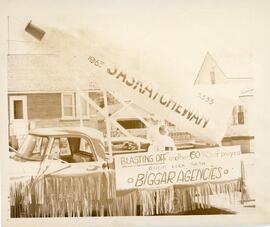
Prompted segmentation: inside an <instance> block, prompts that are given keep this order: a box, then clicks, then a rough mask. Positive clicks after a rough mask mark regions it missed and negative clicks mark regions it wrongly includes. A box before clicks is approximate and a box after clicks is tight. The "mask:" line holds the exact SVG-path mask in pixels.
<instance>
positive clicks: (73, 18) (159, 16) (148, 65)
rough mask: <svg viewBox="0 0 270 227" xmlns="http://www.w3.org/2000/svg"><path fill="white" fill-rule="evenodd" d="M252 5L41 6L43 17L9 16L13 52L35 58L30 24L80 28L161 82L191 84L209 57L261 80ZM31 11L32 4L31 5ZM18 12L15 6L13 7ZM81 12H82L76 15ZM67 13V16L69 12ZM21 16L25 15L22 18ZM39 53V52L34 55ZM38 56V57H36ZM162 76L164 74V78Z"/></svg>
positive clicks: (233, 72)
mask: <svg viewBox="0 0 270 227" xmlns="http://www.w3.org/2000/svg"><path fill="white" fill-rule="evenodd" d="M251 3H252V2H251V1H203V3H201V4H198V1H188V2H184V1H169V2H167V1H146V2H142V1H136V3H135V2H131V1H125V2H120V1H107V2H106V4H105V3H104V2H101V1H99V2H98V1H91V3H90V2H88V1H80V4H77V5H76V6H74V3H72V2H71V1H66V3H65V10H64V12H65V15H64V13H62V14H61V13H59V14H57V15H56V14H55V13H56V12H57V11H54V10H55V9H56V8H57V9H58V10H59V8H61V7H60V6H58V5H56V3H55V4H51V7H50V8H49V7H48V5H44V6H42V5H39V7H40V8H44V12H46V13H44V14H43V15H42V13H38V15H36V14H37V12H36V11H34V10H33V12H32V11H31V10H30V11H28V15H27V16H26V15H25V14H23V13H20V12H21V11H18V12H17V13H15V12H14V11H16V10H13V14H16V15H14V16H12V14H10V17H9V24H10V26H9V29H10V32H9V33H10V37H9V39H10V40H12V41H10V53H11V54H21V53H23V54H26V53H33V50H32V49H31V48H29V46H30V45H29V43H28V42H31V41H33V39H31V38H30V37H28V36H27V35H26V34H24V33H23V29H24V27H25V24H27V22H28V21H29V20H32V22H33V23H34V24H36V25H40V26H41V27H42V26H53V27H57V28H63V29H65V30H68V31H71V32H72V31H73V30H77V29H81V30H84V31H90V32H91V33H92V34H93V35H94V36H97V37H100V40H102V42H104V44H105V46H107V47H108V46H110V47H112V49H114V50H115V55H116V56H117V58H119V55H120V57H121V60H120V61H121V62H122V65H123V66H126V67H128V66H129V65H133V66H134V65H135V66H138V65H139V67H140V68H141V69H142V70H143V72H145V74H146V75H147V74H149V75H150V74H151V75H153V76H154V75H155V74H156V75H157V76H156V77H158V78H157V80H159V82H161V83H162V82H164V81H167V82H168V83H167V84H169V85H170V84H172V83H173V82H175V81H178V82H179V83H188V84H192V83H193V82H194V80H195V78H196V76H197V74H198V72H199V69H200V66H201V64H202V62H203V59H204V57H205V55H206V53H207V52H210V54H211V55H212V56H213V57H214V59H216V61H217V63H218V65H219V66H220V68H221V69H222V70H223V71H224V73H225V74H226V75H227V76H229V77H234V76H236V77H251V76H253V77H254V76H256V75H255V73H254V70H253V64H254V61H253V58H254V55H256V52H255V51H254V48H253V43H254V35H253V34H254V20H253V15H254V7H253V4H251ZM25 5H26V6H27V1H26V4H25ZM12 7H15V4H13V1H10V3H9V7H8V8H12ZM76 8H77V9H78V10H76ZM66 12H68V14H67V13H66ZM20 14H22V15H20ZM35 51H36V50H35ZM35 53H38V52H35ZM159 75H164V76H163V77H162V76H159Z"/></svg>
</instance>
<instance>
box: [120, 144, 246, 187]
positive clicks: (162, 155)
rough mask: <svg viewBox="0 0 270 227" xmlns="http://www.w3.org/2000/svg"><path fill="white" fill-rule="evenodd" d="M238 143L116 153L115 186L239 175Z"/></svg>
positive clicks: (159, 184) (158, 184) (191, 181)
mask: <svg viewBox="0 0 270 227" xmlns="http://www.w3.org/2000/svg"><path fill="white" fill-rule="evenodd" d="M240 154H241V152H240V147H239V146H233V147H217V148H206V149H190V150H181V151H170V152H152V153H150V152H145V153H136V154H125V155H116V156H115V168H116V169H115V172H116V188H117V190H122V189H131V188H160V187H163V186H170V185H186V184H198V183H203V182H221V181H228V180H234V179H238V178H240V177H241V165H240Z"/></svg>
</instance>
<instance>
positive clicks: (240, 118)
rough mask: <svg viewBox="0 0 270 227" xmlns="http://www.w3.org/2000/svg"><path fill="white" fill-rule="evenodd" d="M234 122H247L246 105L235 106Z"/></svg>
mask: <svg viewBox="0 0 270 227" xmlns="http://www.w3.org/2000/svg"><path fill="white" fill-rule="evenodd" d="M233 124H234V125H242V124H245V112H244V106H240V105H239V106H235V107H234V109H233Z"/></svg>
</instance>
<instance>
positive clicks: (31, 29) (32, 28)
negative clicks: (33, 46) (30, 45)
mask: <svg viewBox="0 0 270 227" xmlns="http://www.w3.org/2000/svg"><path fill="white" fill-rule="evenodd" d="M25 31H26V32H27V33H29V34H30V35H31V36H33V37H34V38H36V39H37V40H39V41H40V40H42V38H43V36H44V35H45V31H43V30H42V29H40V28H39V27H37V26H36V25H33V24H32V21H30V22H29V23H28V24H27V25H26V27H25Z"/></svg>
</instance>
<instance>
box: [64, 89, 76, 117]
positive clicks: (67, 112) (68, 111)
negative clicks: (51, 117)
mask: <svg viewBox="0 0 270 227" xmlns="http://www.w3.org/2000/svg"><path fill="white" fill-rule="evenodd" d="M74 95H75V94H74V93H62V118H63V119H73V118H75V100H74Z"/></svg>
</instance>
